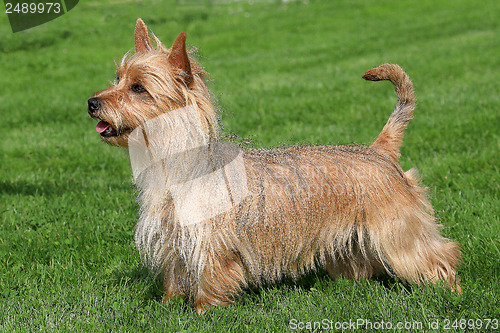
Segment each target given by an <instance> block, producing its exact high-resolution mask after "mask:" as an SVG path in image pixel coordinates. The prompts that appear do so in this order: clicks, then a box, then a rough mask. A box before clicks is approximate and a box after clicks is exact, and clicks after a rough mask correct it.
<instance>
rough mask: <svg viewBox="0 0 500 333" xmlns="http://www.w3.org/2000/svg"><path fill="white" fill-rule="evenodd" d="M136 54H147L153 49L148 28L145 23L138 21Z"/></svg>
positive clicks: (136, 26) (136, 27)
mask: <svg viewBox="0 0 500 333" xmlns="http://www.w3.org/2000/svg"><path fill="white" fill-rule="evenodd" d="M134 35H135V52H136V53H146V52H147V51H151V50H152V49H153V45H152V44H151V39H149V34H148V27H147V26H146V24H144V21H143V20H141V19H137V23H136V25H135V34H134Z"/></svg>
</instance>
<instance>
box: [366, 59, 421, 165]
mask: <svg viewBox="0 0 500 333" xmlns="http://www.w3.org/2000/svg"><path fill="white" fill-rule="evenodd" d="M363 79H365V80H369V81H382V80H389V81H391V82H392V84H394V87H395V88H396V95H397V97H398V103H397V105H396V108H395V109H394V111H393V112H392V114H391V116H390V117H389V120H388V121H387V123H386V124H385V126H384V128H383V129H382V132H380V134H379V136H378V137H377V139H376V140H375V141H374V142H373V143H372V144H371V146H370V147H372V148H375V149H376V150H378V151H380V152H382V153H384V154H386V155H388V156H390V157H391V158H392V159H393V160H394V161H396V162H397V161H398V160H399V156H400V153H399V148H400V147H401V144H402V142H403V133H404V130H405V128H406V126H407V125H408V123H409V122H410V120H411V119H413V110H414V109H415V93H414V92H413V84H412V83H411V81H410V78H409V77H408V75H407V74H406V73H405V72H404V71H403V69H402V68H401V67H400V66H398V65H394V64H383V65H380V66H378V67H376V68H372V69H370V70H368V71H366V73H365V75H364V76H363Z"/></svg>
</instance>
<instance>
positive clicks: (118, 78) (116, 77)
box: [115, 75, 120, 84]
mask: <svg viewBox="0 0 500 333" xmlns="http://www.w3.org/2000/svg"><path fill="white" fill-rule="evenodd" d="M118 83H120V77H119V76H118V75H116V76H115V84H118Z"/></svg>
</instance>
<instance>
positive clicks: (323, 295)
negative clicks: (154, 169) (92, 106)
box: [0, 0, 500, 332]
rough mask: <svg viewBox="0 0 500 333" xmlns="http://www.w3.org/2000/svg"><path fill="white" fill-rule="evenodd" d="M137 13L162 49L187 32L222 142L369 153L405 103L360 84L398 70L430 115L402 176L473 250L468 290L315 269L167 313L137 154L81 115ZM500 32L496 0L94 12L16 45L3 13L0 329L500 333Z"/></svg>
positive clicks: (419, 115) (129, 44)
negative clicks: (137, 179)
mask: <svg viewBox="0 0 500 333" xmlns="http://www.w3.org/2000/svg"><path fill="white" fill-rule="evenodd" d="M137 17H142V18H143V19H144V21H145V22H146V24H148V26H149V28H150V29H152V30H153V31H154V32H155V34H156V35H157V36H158V37H159V38H160V39H161V40H163V41H164V43H165V44H166V45H169V44H170V43H171V42H173V40H174V38H175V37H176V36H177V34H178V33H179V32H180V31H182V30H185V31H186V32H187V35H188V44H190V45H193V46H197V47H199V56H198V57H199V59H200V62H201V63H202V64H203V65H204V66H205V67H206V69H207V71H208V72H210V73H211V80H210V82H209V85H210V88H211V90H212V92H213V93H214V95H215V96H217V99H218V102H219V105H220V108H221V114H222V117H223V119H224V127H225V132H226V133H235V134H237V135H239V136H241V137H244V138H247V139H249V140H251V141H253V142H254V143H255V145H257V146H261V147H271V146H275V145H281V144H296V143H312V144H345V143H361V144H370V143H371V142H372V140H373V139H374V138H375V137H376V136H377V134H378V133H379V132H380V130H381V129H382V127H383V125H384V123H385V121H386V120H387V118H388V116H389V114H390V113H391V111H392V108H393V107H394V104H395V96H394V92H393V89H392V87H391V86H390V84H389V83H372V82H365V81H364V80H362V79H361V76H362V75H363V73H364V71H365V70H367V69H369V68H371V67H375V66H377V65H379V64H381V63H384V62H393V63H398V64H400V65H401V66H403V68H405V70H406V71H407V72H408V74H409V75H410V76H411V78H412V79H413V82H414V84H415V90H416V93H417V98H418V108H417V110H416V111H415V119H414V120H413V121H412V122H411V124H410V126H409V128H408V130H407V132H406V136H405V140H404V144H403V148H402V158H401V165H402V166H403V168H404V169H409V168H411V167H416V168H417V169H418V170H419V172H420V175H421V176H422V178H423V182H424V184H425V185H426V186H428V187H429V193H430V197H431V201H432V204H433V205H434V207H435V209H436V214H437V216H438V217H439V219H440V223H441V224H442V225H443V226H444V229H443V234H444V235H446V236H447V237H449V238H451V239H453V240H456V241H457V242H459V243H461V247H462V262H461V264H460V268H459V275H460V277H461V281H462V282H461V286H462V289H463V293H462V294H461V295H457V294H455V293H452V292H450V291H448V290H446V289H444V288H441V287H439V286H438V287H416V286H407V285H403V284H402V283H401V282H400V281H398V280H395V279H392V278H389V277H384V276H382V277H379V278H376V279H374V280H362V281H359V282H353V281H350V280H345V279H338V280H336V281H332V280H330V279H329V278H328V276H327V275H325V274H324V272H313V273H311V274H310V275H309V276H307V277H305V278H304V279H302V280H300V281H298V283H296V284H294V283H292V282H290V281H288V280H286V279H285V280H284V281H283V282H282V283H280V284H278V285H269V286H265V287H263V288H260V289H255V288H252V289H250V290H247V292H246V294H245V295H243V296H242V297H241V299H240V300H238V301H237V302H236V303H235V304H234V305H233V306H231V307H225V308H216V309H213V310H211V311H209V312H208V313H206V314H204V315H202V316H198V315H197V314H196V312H195V311H193V309H192V308H191V307H190V306H189V304H186V303H184V302H183V301H182V300H181V299H174V300H173V301H172V302H171V303H170V304H168V305H165V304H163V303H162V302H161V289H160V288H159V286H158V285H157V284H156V283H155V282H154V281H153V280H152V279H151V277H150V276H149V275H148V273H147V272H146V271H145V270H144V269H143V268H142V266H141V264H140V259H139V255H138V253H137V251H136V250H135V245H134V242H133V234H134V225H135V222H136V218H137V211H138V207H137V204H136V202H135V192H134V188H133V185H132V176H131V170H130V165H129V161H128V155H127V153H126V151H124V150H121V149H118V148H114V147H109V146H106V145H104V144H102V143H101V142H100V139H99V137H98V134H97V133H96V132H95V129H94V127H95V121H93V120H91V119H89V117H88V116H87V110H86V104H87V102H86V101H87V99H88V98H89V97H90V96H91V95H92V93H93V92H95V91H97V90H101V89H104V88H105V87H106V86H107V85H108V84H109V83H110V82H111V81H112V80H113V79H114V69H115V65H114V62H115V61H118V60H119V59H120V58H121V56H122V55H123V54H124V53H125V52H127V51H128V50H130V49H132V48H133V31H134V26H135V20H136V19H137ZM499 17H500V2H498V1H493V0H485V1H481V2H477V1H473V0H423V1H410V0H402V1H389V0H367V1H350V0H338V1H315V0H310V1H289V2H283V3H282V2H280V1H271V0H269V1H258V0H256V1H252V2H248V1H210V0H205V1H202V0H184V1H181V0H178V1H176V2H174V1H150V2H146V3H143V2H139V1H96V0H94V1H80V3H79V4H78V5H77V6H76V7H75V8H74V9H73V10H71V11H70V12H68V13H67V14H65V15H63V16H62V17H60V18H58V19H56V20H54V21H51V22H49V23H46V24H44V25H41V26H39V27H35V28H33V29H30V30H26V31H23V32H19V33H15V34H13V33H12V31H11V30H10V26H9V22H8V19H7V16H6V15H5V14H1V15H0V53H1V58H0V59H1V61H0V87H1V92H0V115H1V120H2V124H3V128H2V131H1V133H3V136H2V138H1V140H0V331H5V332H7V331H8V332H14V331H60V330H62V331H70V330H71V331H86V332H88V331H104V332H108V331H138V332H144V331H146V332H147V331H167V332H177V331H182V332H246V331H250V332H264V331H267V332H272V331H274V332H281V331H287V330H292V329H295V328H297V329H298V328H304V329H306V330H308V328H309V326H308V325H309V324H310V325H311V326H310V328H311V331H317V332H319V331H328V329H329V328H333V329H335V328H339V327H340V326H339V325H344V324H345V325H344V328H345V330H346V331H352V330H354V329H353V328H354V327H355V326H353V323H354V322H356V323H359V324H360V326H358V328H359V329H361V328H364V329H366V330H369V331H370V330H371V331H378V330H382V331H405V332H413V331H414V332H421V331H432V332H441V331H443V330H444V329H445V328H447V327H448V328H449V330H447V332H455V331H457V332H459V331H462V330H463V328H467V329H468V328H475V329H476V330H477V331H485V332H486V331H492V332H495V331H498V328H499V326H500V324H499V323H498V320H499V319H500V302H499V296H500V295H499V293H500V286H499V280H500V278H499V277H500V253H499V252H500V251H499V245H500V224H499V207H500V196H499V184H500V182H499V166H500V158H499V148H500V147H499V145H500V144H499V133H500V83H499V80H498V74H499V70H500V38H499V36H500V23H499V22H500V21H499V19H498V18H499ZM361 320H364V322H361ZM490 320H492V321H490ZM315 322H319V323H320V324H321V325H319V326H318V325H317V324H316V326H315V324H314V323H315ZM368 322H370V323H371V325H372V326H369V323H368ZM382 322H383V325H385V326H383V327H382V328H384V329H382V328H380V326H377V325H381V323H382ZM388 323H389V324H390V325H392V329H387V328H389V326H388V325H389V324H388ZM397 323H402V324H403V327H402V329H398V328H396V325H397ZM436 325H438V326H439V327H438V326H436ZM445 325H448V326H447V327H445ZM480 325H482V326H481V327H479V326H480ZM486 325H489V326H488V327H486ZM495 325H496V326H495ZM377 327H378V329H377ZM495 327H496V329H495Z"/></svg>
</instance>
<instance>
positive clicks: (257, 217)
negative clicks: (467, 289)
mask: <svg viewBox="0 0 500 333" xmlns="http://www.w3.org/2000/svg"><path fill="white" fill-rule="evenodd" d="M153 39H154V41H155V43H156V48H153V47H152V43H151V40H150V37H149V36H148V33H147V28H146V26H145V25H144V23H143V22H142V20H140V19H139V20H138V21H137V27H136V35H135V48H136V53H135V54H134V55H126V56H125V57H124V58H123V60H122V61H121V63H120V64H119V66H118V68H117V77H118V80H117V82H116V83H115V84H114V85H113V86H111V87H109V88H108V89H106V90H103V91H100V92H97V93H96V94H95V95H94V98H93V100H92V101H91V100H89V113H90V114H91V116H92V117H94V118H97V119H100V120H104V121H106V122H108V123H109V124H111V126H112V127H113V128H114V129H116V131H117V132H118V134H119V135H117V136H113V137H103V140H104V141H106V142H108V143H110V144H113V145H118V146H123V147H127V146H128V142H127V139H128V135H129V134H130V131H131V130H132V129H134V128H136V127H137V126H138V125H139V124H141V123H143V122H144V121H146V120H148V119H151V118H153V117H156V116H158V115H161V114H163V113H165V112H169V111H170V110H174V109H178V108H181V107H185V106H193V107H194V109H193V110H195V111H194V112H196V113H197V116H198V117H199V119H200V124H201V127H202V129H201V130H202V132H203V133H205V135H206V138H207V139H208V140H209V141H210V142H217V141H219V140H220V129H219V127H218V117H217V112H216V108H215V107H214V105H213V102H212V99H211V96H210V93H209V91H208V88H207V86H206V84H205V78H204V77H205V76H206V73H205V71H204V70H203V69H202V68H201V67H200V65H199V64H198V62H197V61H195V60H194V59H193V58H192V57H188V52H186V50H185V47H184V40H185V34H184V33H181V34H180V35H179V37H178V39H177V40H176V42H175V43H174V46H175V47H173V48H172V49H171V50H169V49H167V48H165V47H164V46H163V45H162V44H161V42H160V41H159V40H158V39H157V38H156V37H155V36H153ZM172 59H175V61H174V60H172ZM186 59H188V64H186ZM364 78H365V79H368V80H390V81H391V82H392V83H393V84H394V85H395V87H396V94H397V96H398V104H397V106H396V109H395V111H394V112H393V114H392V115H391V117H390V118H389V120H388V122H387V124H386V125H385V127H384V129H383V130H382V132H381V134H380V135H379V137H378V138H377V139H376V140H375V142H374V143H373V144H372V145H371V146H370V147H365V146H358V145H351V146H296V147H289V148H276V149H272V150H261V149H247V150H244V151H243V157H244V161H245V170H246V177H247V186H248V190H249V195H248V196H247V197H246V198H245V199H244V200H243V201H242V202H241V203H240V204H238V205H235V206H234V207H233V209H231V210H229V211H227V212H225V213H223V214H220V215H218V216H216V217H213V218H210V219H207V220H205V221H204V222H202V223H198V224H194V225H189V226H183V225H180V224H179V223H177V222H176V221H177V220H176V216H175V210H174V207H173V202H172V197H171V196H170V194H169V193H168V191H165V190H161V189H150V188H148V187H147V186H144V185H145V184H141V183H139V184H137V187H138V190H139V203H140V206H141V210H140V216H139V222H138V224H137V227H136V236H135V241H136V244H137V246H138V249H139V251H140V252H141V255H142V258H143V260H144V262H145V263H146V264H147V265H148V266H149V267H150V268H151V270H152V271H153V272H154V273H161V275H162V276H163V279H164V283H163V286H164V291H165V295H164V300H165V301H169V300H170V299H171V298H172V297H175V296H179V297H183V298H187V299H188V300H189V301H191V302H192V304H193V305H194V306H195V307H196V309H197V310H198V312H202V311H204V310H205V309H207V307H209V306H214V305H224V304H228V303H230V302H232V301H233V300H234V299H235V297H237V296H238V295H239V294H240V293H241V291H242V288H244V287H246V286H248V285H259V284H262V283H264V282H266V283H269V282H273V281H278V280H280V279H281V278H282V277H283V276H289V277H292V278H297V277H299V276H301V275H303V274H305V273H307V272H309V271H311V270H314V269H317V268H319V267H324V268H326V270H327V271H328V273H329V275H330V276H331V277H332V278H335V277H337V276H339V275H343V276H345V277H348V278H353V279H359V278H370V277H371V276H373V275H374V274H377V273H379V272H382V271H386V272H388V273H390V274H393V275H395V276H397V277H399V278H400V279H402V280H404V281H406V282H410V283H416V284H425V283H428V282H430V283H435V282H437V281H438V280H443V281H445V282H446V283H447V285H448V286H449V287H450V288H452V289H458V290H460V287H459V286H458V278H457V276H456V266H457V264H458V261H459V258H460V252H459V247H458V245H457V244H456V243H453V242H450V241H449V240H448V239H446V238H444V237H442V236H441V235H440V233H439V226H438V225H437V224H436V221H435V218H434V216H433V210H432V207H431V204H430V203H429V201H428V199H427V198H426V195H425V192H426V190H425V189H424V188H422V187H420V186H419V184H418V183H419V182H418V179H417V176H416V173H415V171H413V169H412V170H410V171H407V172H404V171H403V170H402V169H401V167H400V166H399V165H398V164H397V160H398V158H399V155H400V154H399V148H400V146H401V142H402V136H403V132H404V129H405V127H406V125H407V124H408V122H409V120H410V119H411V118H412V111H413V109H414V107H415V103H414V101H415V96H414V93H413V86H412V84H411V81H410V80H409V78H408V76H407V75H406V73H404V71H403V70H402V69H401V67H399V66H397V65H390V64H385V65H382V66H379V67H377V68H374V69H372V70H370V71H368V72H367V73H366V74H365V76H364ZM136 84H140V85H141V86H142V87H143V88H144V89H145V92H139V93H138V92H137V91H134V89H135V90H137V89H138V88H137V87H135V88H134V87H133V85H136ZM139 90H140V89H139ZM91 105H92V106H91ZM213 157H214V158H216V156H213ZM150 181H151V180H150Z"/></svg>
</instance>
